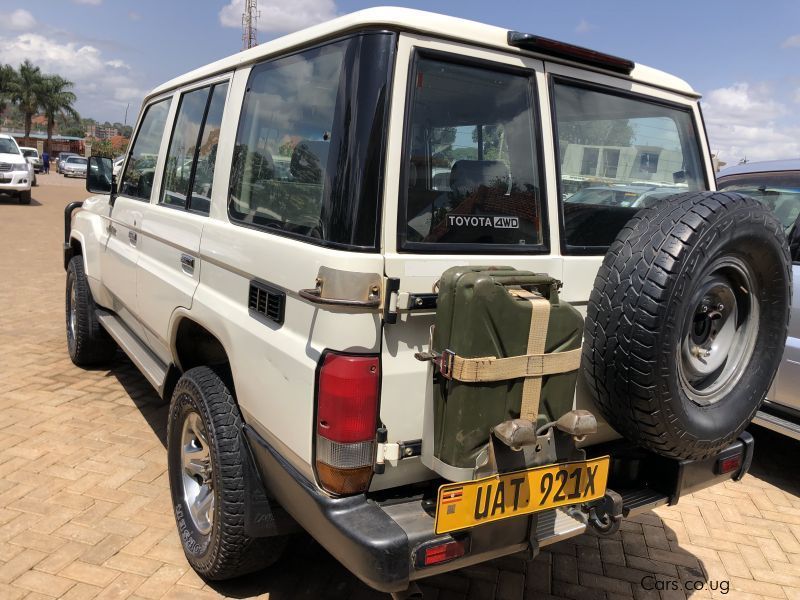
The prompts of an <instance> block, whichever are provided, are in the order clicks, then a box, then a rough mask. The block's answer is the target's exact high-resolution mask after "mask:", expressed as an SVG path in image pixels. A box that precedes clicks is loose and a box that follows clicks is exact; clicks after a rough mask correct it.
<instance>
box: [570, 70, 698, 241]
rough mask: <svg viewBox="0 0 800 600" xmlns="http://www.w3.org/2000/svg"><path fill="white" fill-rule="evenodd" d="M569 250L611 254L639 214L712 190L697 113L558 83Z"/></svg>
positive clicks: (609, 92) (632, 97) (633, 97)
mask: <svg viewBox="0 0 800 600" xmlns="http://www.w3.org/2000/svg"><path fill="white" fill-rule="evenodd" d="M554 90H555V102H554V105H555V113H556V121H557V133H558V139H557V142H558V154H559V156H560V158H561V180H560V182H559V183H560V188H561V189H560V192H561V199H562V200H563V205H562V206H563V226H564V243H565V246H566V249H567V250H568V251H569V250H570V249H575V250H577V251H584V252H585V251H590V252H603V253H604V252H605V251H606V249H607V248H608V246H609V245H610V244H611V242H613V241H614V238H615V237H616V236H617V233H619V230H620V229H621V228H622V227H623V226H624V225H625V223H627V221H628V219H630V218H631V217H632V216H633V215H634V214H635V213H636V212H637V211H638V210H639V209H641V208H646V207H648V206H651V205H652V204H654V203H656V202H658V201H659V200H661V199H662V198H665V197H666V196H669V195H671V194H676V193H679V192H682V191H690V190H698V189H701V188H703V187H704V186H705V179H704V175H703V167H702V165H701V162H700V150H699V148H698V142H697V133H696V130H695V127H694V122H693V119H692V116H691V112H690V111H689V110H685V109H682V108H680V107H672V106H669V105H665V104H658V103H654V102H652V101H651V100H644V99H639V98H638V97H635V96H628V95H623V94H621V93H616V92H612V91H607V90H605V89H603V90H600V89H594V88H588V87H583V86H580V85H577V84H572V83H571V82H566V81H558V80H557V81H556V83H555V86H554Z"/></svg>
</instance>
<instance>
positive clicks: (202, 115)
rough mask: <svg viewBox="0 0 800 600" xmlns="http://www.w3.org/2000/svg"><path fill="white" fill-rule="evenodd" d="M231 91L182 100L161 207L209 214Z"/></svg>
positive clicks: (222, 87) (204, 91) (221, 87)
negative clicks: (221, 132)
mask: <svg viewBox="0 0 800 600" xmlns="http://www.w3.org/2000/svg"><path fill="white" fill-rule="evenodd" d="M227 90H228V84H227V83H222V84H218V85H215V86H209V87H204V88H200V89H197V90H193V91H191V92H187V93H185V94H183V95H182V96H181V100H180V105H179V107H178V116H177V117H176V119H175V126H174V128H173V131H172V139H171V140H170V144H169V151H168V152H167V160H166V164H165V167H164V185H163V188H162V190H161V198H160V199H159V203H161V204H164V205H166V206H173V207H176V208H189V209H191V210H193V211H196V212H199V213H202V214H208V211H209V208H210V199H211V186H212V183H213V179H214V162H215V160H216V156H217V142H218V141H219V131H220V123H221V122H222V112H223V110H224V108H225V97H226V94H227Z"/></svg>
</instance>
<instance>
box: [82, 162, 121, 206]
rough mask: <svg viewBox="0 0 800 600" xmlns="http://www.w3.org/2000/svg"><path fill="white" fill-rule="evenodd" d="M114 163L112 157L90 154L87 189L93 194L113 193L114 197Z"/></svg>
mask: <svg viewBox="0 0 800 600" xmlns="http://www.w3.org/2000/svg"><path fill="white" fill-rule="evenodd" d="M114 187H115V186H114V165H113V164H112V163H111V159H110V158H104V157H102V156H90V157H89V165H88V169H87V170H86V191H88V192H91V193H92V194H111V197H112V198H113V197H114V194H115V193H116V190H115V189H114Z"/></svg>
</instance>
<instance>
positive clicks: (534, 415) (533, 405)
mask: <svg viewBox="0 0 800 600" xmlns="http://www.w3.org/2000/svg"><path fill="white" fill-rule="evenodd" d="M522 292H524V293H522ZM511 293H512V295H514V296H517V297H518V298H525V299H526V300H528V301H529V302H530V303H531V326H530V330H529V331H528V352H527V354H528V355H529V356H535V355H537V354H538V355H541V354H544V348H545V341H546V340H547V323H548V321H549V320H550V301H549V300H547V299H546V298H544V297H542V296H541V295H540V294H532V293H530V292H527V291H525V290H513V291H512V292H511ZM541 396H542V377H541V376H538V377H526V378H525V382H524V383H523V384H522V403H521V405H520V409H519V418H520V419H527V420H528V421H531V422H532V423H536V421H537V420H538V419H539V400H540V398H541Z"/></svg>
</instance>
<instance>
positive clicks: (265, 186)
mask: <svg viewBox="0 0 800 600" xmlns="http://www.w3.org/2000/svg"><path fill="white" fill-rule="evenodd" d="M346 49H347V42H337V43H333V44H329V45H326V46H322V47H319V48H315V49H312V50H307V51H304V52H301V53H298V54H295V55H292V56H288V57H286V58H281V59H278V60H274V61H270V62H267V63H263V64H261V65H258V66H256V67H254V69H253V72H252V74H251V75H250V81H249V82H248V90H247V95H246V96H245V100H244V106H243V108H242V116H241V118H240V122H239V131H238V133H237V136H236V145H235V147H234V157H233V166H232V170H231V195H230V201H229V205H228V208H229V212H230V216H231V219H232V220H233V221H235V222H237V221H238V222H240V223H243V224H247V225H255V226H260V227H264V228H267V229H273V230H276V231H279V232H282V233H287V234H290V235H294V236H302V237H310V238H318V239H328V238H327V232H326V227H325V225H324V219H323V211H324V208H325V207H324V204H325V202H324V199H325V194H326V187H329V186H330V185H331V180H332V178H333V177H334V176H335V172H332V171H335V170H332V169H330V167H329V162H332V161H335V158H336V157H335V155H334V156H332V157H331V161H329V153H330V154H334V152H335V150H334V151H331V145H332V144H331V135H332V133H331V130H332V129H333V125H334V118H335V115H336V105H337V98H338V96H339V89H340V77H341V76H342V63H343V61H344V58H345V51H346Z"/></svg>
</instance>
